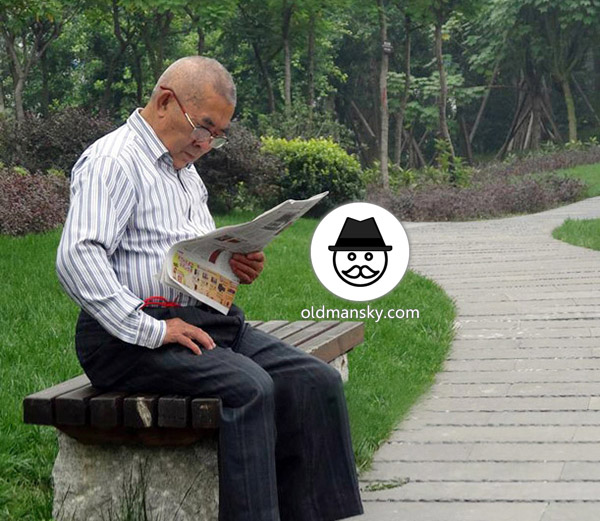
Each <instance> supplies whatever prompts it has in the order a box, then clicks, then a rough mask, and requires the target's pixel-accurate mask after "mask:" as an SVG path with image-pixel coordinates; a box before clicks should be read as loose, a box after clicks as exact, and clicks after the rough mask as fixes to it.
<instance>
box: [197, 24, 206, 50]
mask: <svg viewBox="0 0 600 521" xmlns="http://www.w3.org/2000/svg"><path fill="white" fill-rule="evenodd" d="M196 34H197V35H198V43H197V44H196V52H197V53H198V56H202V53H203V52H204V30H203V29H202V26H201V25H200V23H198V25H196Z"/></svg>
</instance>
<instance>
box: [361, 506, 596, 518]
mask: <svg viewBox="0 0 600 521" xmlns="http://www.w3.org/2000/svg"><path fill="white" fill-rule="evenodd" d="M599 517H600V502H593V503H550V504H549V505H548V507H547V508H546V510H545V511H544V515H543V516H542V519H541V521H585V520H590V521H594V520H597V519H598V518H599ZM357 519H358V518H357Z"/></svg>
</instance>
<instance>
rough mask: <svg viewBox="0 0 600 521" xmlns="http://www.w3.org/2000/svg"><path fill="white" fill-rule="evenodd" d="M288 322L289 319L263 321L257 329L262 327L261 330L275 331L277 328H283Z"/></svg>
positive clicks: (266, 331)
mask: <svg viewBox="0 0 600 521" xmlns="http://www.w3.org/2000/svg"><path fill="white" fill-rule="evenodd" d="M286 324H288V321H287V320H269V321H268V322H264V323H262V324H261V325H260V326H258V327H257V328H256V329H260V330H261V331H264V332H265V333H273V331H275V330H276V329H279V328H282V327H283V326H285V325H286Z"/></svg>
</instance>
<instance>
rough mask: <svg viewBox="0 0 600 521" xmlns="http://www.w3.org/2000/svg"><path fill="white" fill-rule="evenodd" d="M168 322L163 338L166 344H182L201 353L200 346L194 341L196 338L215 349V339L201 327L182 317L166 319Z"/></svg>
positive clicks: (209, 347) (198, 353)
mask: <svg viewBox="0 0 600 521" xmlns="http://www.w3.org/2000/svg"><path fill="white" fill-rule="evenodd" d="M165 322H166V323H167V334H166V335H165V339H164V340H163V345H165V344H181V345H182V346H183V347H187V348H188V349H190V350H191V351H193V352H194V353H196V354H197V355H201V354H202V352H201V351H200V348H199V347H198V346H197V345H196V344H195V343H194V340H195V341H196V342H198V343H199V344H201V345H203V346H204V347H205V348H206V349H213V348H214V347H215V345H216V344H215V342H214V341H213V339H212V338H211V337H210V336H209V335H208V333H206V331H203V330H202V329H200V328H199V327H196V326H192V324H188V323H187V322H184V321H183V320H181V319H180V318H170V319H169V320H165Z"/></svg>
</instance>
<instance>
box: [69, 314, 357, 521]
mask: <svg viewBox="0 0 600 521" xmlns="http://www.w3.org/2000/svg"><path fill="white" fill-rule="evenodd" d="M144 311H145V312H146V313H148V314H149V315H151V316H153V317H155V318H157V319H168V318H172V317H180V318H182V319H183V320H185V321H186V322H189V323H191V324H193V325H196V326H198V327H201V328H202V329H204V330H205V331H206V332H207V333H209V334H210V335H211V336H212V338H213V340H214V341H215V343H216V344H217V347H215V348H214V349H213V350H211V351H209V350H205V349H204V348H203V347H201V350H202V355H195V354H194V353H192V351H190V350H189V349H187V348H185V347H183V346H180V345H178V344H170V345H165V346H162V347H159V348H157V349H148V348H145V347H141V346H136V345H132V344H126V343H124V342H122V341H121V340H119V339H117V338H115V337H113V336H112V335H110V334H108V333H107V332H106V331H105V330H104V329H103V328H102V327H101V326H100V325H99V324H98V322H96V321H95V320H94V319H93V318H92V317H90V316H89V315H88V314H87V313H85V312H83V311H82V312H81V314H80V316H79V320H78V322H77V332H76V341H75V343H76V348H77V356H78V358H79V361H80V363H81V365H82V367H83V369H84V371H85V372H86V374H87V375H88V377H89V378H90V381H91V382H92V384H93V385H94V386H96V387H99V388H101V389H110V390H118V391H128V392H156V393H165V394H168V393H171V394H185V395H199V396H205V397H219V398H220V399H221V401H222V405H223V407H222V413H221V423H220V428H219V444H218V446H219V456H218V459H219V521H280V520H281V521H296V520H297V521H332V520H335V519H343V518H347V517H351V516H357V515H360V514H362V513H363V507H362V504H361V499H360V493H359V488H358V479H357V475H356V467H355V461H354V454H353V451H352V442H351V438H350V430H349V422H348V412H347V408H346V399H345V396H344V390H343V383H342V379H341V377H340V375H339V373H338V372H337V371H336V370H335V369H333V368H332V367H330V366H329V365H328V364H326V363H325V362H323V361H321V360H319V359H317V358H315V357H314V356H312V355H307V354H305V353H304V352H303V351H302V350H300V349H298V348H295V347H293V346H291V345H289V344H286V343H285V342H282V341H280V340H278V339H277V338H275V337H273V336H272V335H269V334H267V333H264V332H262V331H260V330H258V329H256V328H253V327H251V326H250V325H248V324H247V323H246V322H245V321H244V315H243V312H242V311H241V310H240V309H239V308H237V307H235V306H233V307H232V309H231V311H230V313H229V315H227V316H224V315H221V314H218V313H216V312H211V311H210V310H209V308H206V307H200V306H199V307H182V308H150V309H144Z"/></svg>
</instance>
